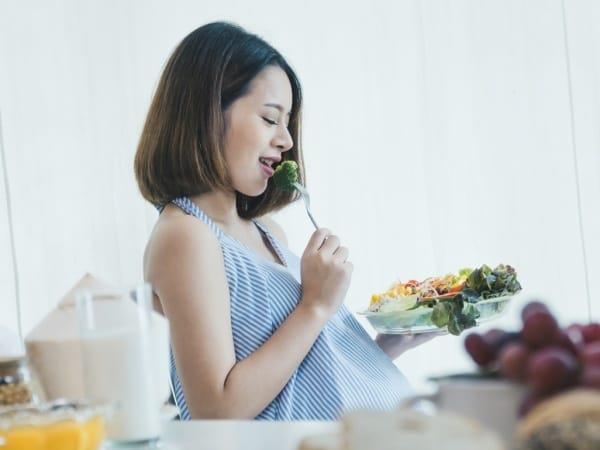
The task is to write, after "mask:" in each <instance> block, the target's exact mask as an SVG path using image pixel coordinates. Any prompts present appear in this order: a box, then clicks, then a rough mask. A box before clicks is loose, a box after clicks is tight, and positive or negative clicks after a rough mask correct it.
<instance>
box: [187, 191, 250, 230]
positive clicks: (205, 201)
mask: <svg viewBox="0 0 600 450" xmlns="http://www.w3.org/2000/svg"><path fill="white" fill-rule="evenodd" d="M190 200H191V201H192V202H194V203H195V204H196V205H198V206H199V207H200V209H202V210H203V211H204V212H205V213H206V214H208V215H209V216H210V218H211V219H212V220H213V221H214V222H217V223H218V224H220V225H223V226H224V227H226V228H235V227H236V226H239V225H240V223H241V222H246V221H245V220H244V219H242V218H240V216H239V214H238V212H237V207H236V196H235V193H226V192H221V191H212V192H206V193H204V194H200V195H195V196H193V197H190Z"/></svg>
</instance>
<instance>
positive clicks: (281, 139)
mask: <svg viewBox="0 0 600 450" xmlns="http://www.w3.org/2000/svg"><path fill="white" fill-rule="evenodd" d="M273 141H274V142H273V144H274V145H275V147H277V148H278V149H279V150H281V151H282V152H287V151H288V150H290V149H291V148H292V147H293V146H294V140H293V139H292V135H291V134H290V131H289V130H288V129H287V127H286V126H285V125H283V124H282V125H281V126H279V127H278V131H277V135H276V136H275V137H274V138H273Z"/></svg>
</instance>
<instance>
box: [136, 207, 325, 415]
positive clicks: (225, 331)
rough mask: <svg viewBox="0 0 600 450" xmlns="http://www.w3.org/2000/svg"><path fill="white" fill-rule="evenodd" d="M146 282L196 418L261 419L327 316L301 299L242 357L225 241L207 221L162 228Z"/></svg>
mask: <svg viewBox="0 0 600 450" xmlns="http://www.w3.org/2000/svg"><path fill="white" fill-rule="evenodd" d="M146 279H147V280H148V281H149V282H150V283H151V284H152V286H153V288H154V290H155V292H156V293H157V294H158V296H159V298H160V301H161V304H162V307H163V310H164V313H165V315H166V317H167V318H168V320H169V324H170V327H171V340H172V346H173V352H174V356H175V361H176V366H177V371H178V374H179V377H180V379H181V382H182V385H183V391H184V394H185V398H186V401H187V405H188V409H189V412H190V415H191V416H192V418H195V419H196V418H211V419H216V418H243V419H252V418H254V417H256V416H257V415H258V414H259V413H260V412H261V411H262V410H263V409H264V408H265V407H266V406H267V405H268V404H269V403H270V402H271V401H272V400H273V399H274V398H275V397H276V396H277V394H278V393H279V392H280V391H281V390H282V389H283V387H284V386H285V384H286V383H287V381H288V380H289V378H290V377H291V375H292V373H293V372H294V370H295V369H296V368H297V367H298V366H299V365H300V363H301V361H302V360H303V359H304V357H305V356H306V354H307V353H308V351H309V350H310V348H311V346H312V345H313V343H314V341H315V340H316V338H317V336H318V335H319V333H320V331H321V329H322V328H323V326H324V324H325V323H326V321H327V319H328V315H327V314H325V313H324V312H323V311H322V310H321V309H319V308H317V307H312V306H310V305H313V304H315V302H310V301H309V302H304V301H303V300H305V299H304V298H303V299H302V301H300V304H299V306H298V307H297V308H296V310H294V312H293V313H292V314H290V316H289V317H288V318H287V320H286V321H285V322H284V323H283V324H282V325H281V327H280V328H279V329H278V330H277V331H276V332H275V333H274V334H273V335H272V336H271V338H270V339H269V340H268V341H267V342H265V343H264V344H263V345H262V346H261V347H260V348H258V349H257V350H256V351H255V352H254V353H252V354H251V355H250V356H248V357H247V358H246V359H244V360H242V361H239V362H236V359H235V352H234V347H233V337H232V331H231V324H230V315H229V312H230V310H229V292H228V285H227V279H226V275H225V270H224V262H223V254H222V252H221V248H220V244H219V242H218V240H217V238H216V237H215V235H214V234H213V233H212V231H211V230H210V229H209V228H208V226H206V225H205V224H204V223H202V222H200V221H198V220H196V219H194V218H191V217H189V216H177V217H173V218H170V219H169V221H168V222H167V221H165V222H164V223H161V224H159V225H157V228H156V229H155V232H154V234H153V237H152V245H151V246H149V249H148V252H147V267H146Z"/></svg>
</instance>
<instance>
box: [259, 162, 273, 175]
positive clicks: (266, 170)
mask: <svg viewBox="0 0 600 450" xmlns="http://www.w3.org/2000/svg"><path fill="white" fill-rule="evenodd" d="M259 164H260V167H261V169H262V170H263V172H264V173H265V174H266V175H267V176H269V177H270V176H272V175H273V174H274V173H275V170H274V169H272V168H271V166H270V165H268V164H265V163H262V162H260V163H259Z"/></svg>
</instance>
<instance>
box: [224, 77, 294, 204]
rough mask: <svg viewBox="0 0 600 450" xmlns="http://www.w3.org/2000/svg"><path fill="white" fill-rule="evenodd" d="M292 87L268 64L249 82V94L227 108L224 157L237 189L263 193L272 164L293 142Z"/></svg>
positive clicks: (253, 193)
mask: <svg viewBox="0 0 600 450" xmlns="http://www.w3.org/2000/svg"><path fill="white" fill-rule="evenodd" d="M291 108H292V87H291V85H290V82H289V80H288V77H287V75H286V74H285V72H284V71H283V70H282V69H281V68H279V67H276V66H269V67H267V68H265V69H264V70H263V71H262V72H260V73H259V74H258V75H257V76H256V77H255V78H254V79H253V80H252V82H251V83H250V89H249V92H248V94H246V95H245V96H244V97H241V98H239V99H237V100H236V101H235V102H233V103H232V104H231V106H230V107H229V108H227V110H226V111H225V115H226V119H227V124H228V127H227V133H226V135H225V160H226V161H227V165H228V167H229V174H230V176H231V180H232V182H233V187H234V189H235V190H237V191H239V192H241V193H242V194H244V195H247V196H250V197H256V196H258V195H260V194H262V193H263V192H264V191H265V189H266V188H267V182H268V180H269V178H270V177H271V176H272V175H273V169H271V166H273V165H275V164H276V163H277V162H278V161H280V160H281V156H282V153H283V152H286V151H288V150H289V149H291V148H292V146H293V145H294V142H293V141H292V137H291V136H290V133H289V131H288V128H287V127H288V123H289V119H290V116H289V113H290V111H291Z"/></svg>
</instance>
